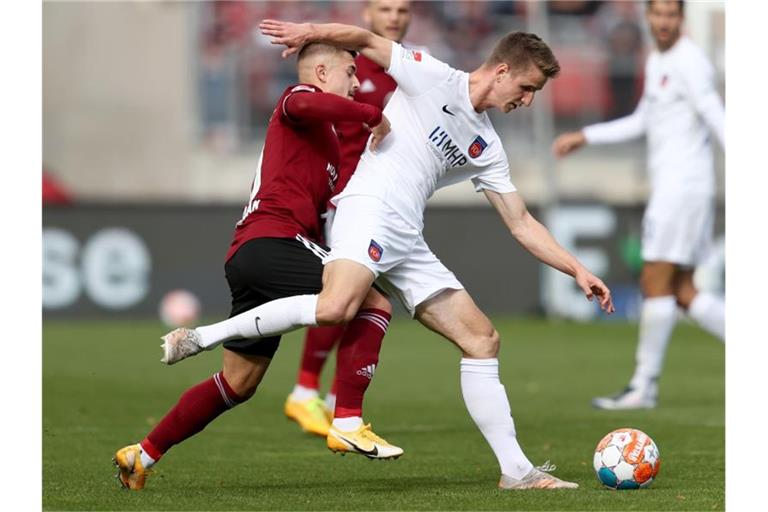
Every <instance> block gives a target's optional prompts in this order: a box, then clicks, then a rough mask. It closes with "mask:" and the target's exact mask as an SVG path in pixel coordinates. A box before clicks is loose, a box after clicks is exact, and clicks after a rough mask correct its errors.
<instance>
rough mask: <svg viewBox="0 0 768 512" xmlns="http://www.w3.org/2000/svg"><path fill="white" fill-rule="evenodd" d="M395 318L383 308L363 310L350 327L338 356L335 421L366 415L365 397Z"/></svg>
mask: <svg viewBox="0 0 768 512" xmlns="http://www.w3.org/2000/svg"><path fill="white" fill-rule="evenodd" d="M390 318H392V316H391V315H390V314H389V313H387V312H386V311H382V310H380V309H362V310H360V311H358V313H357V316H355V318H353V319H352V321H351V322H349V324H347V330H346V331H344V336H342V338H341V342H340V343H339V349H338V353H337V355H336V382H337V383H338V389H337V393H336V411H335V413H334V418H348V417H350V416H362V415H363V395H365V390H366V389H368V385H369V384H370V383H371V379H372V378H373V373H374V371H375V370H376V365H377V364H378V363H379V351H380V350H381V341H382V340H383V339H384V334H385V333H386V332H387V327H388V326H389V320H390Z"/></svg>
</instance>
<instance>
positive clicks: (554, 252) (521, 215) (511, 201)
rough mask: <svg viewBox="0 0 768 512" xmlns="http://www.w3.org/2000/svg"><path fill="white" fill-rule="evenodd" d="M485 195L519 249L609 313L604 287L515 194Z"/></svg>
mask: <svg viewBox="0 0 768 512" xmlns="http://www.w3.org/2000/svg"><path fill="white" fill-rule="evenodd" d="M485 195H486V197H487V198H488V201H489V202H490V203H491V204H492V205H493V207H494V208H496V211H497V212H498V213H499V215H500V216H501V218H502V220H503V221H504V224H506V226H507V227H508V228H509V231H510V233H511V234H512V236H513V237H515V239H516V240H517V241H518V242H519V243H520V245H522V246H523V247H525V249H526V250H527V251H528V252H530V253H531V254H532V255H533V256H535V257H536V258H537V259H538V260H539V261H541V262H542V263H545V264H547V265H549V266H550V267H552V268H555V269H557V270H559V271H560V272H563V273H565V274H568V275H569V276H571V277H573V278H574V279H575V280H576V284H577V285H578V286H579V287H580V288H581V289H582V291H583V292H584V294H585V296H586V297H587V299H589V300H592V297H593V296H597V297H598V299H599V301H600V307H601V308H602V309H603V311H605V312H606V313H613V311H614V307H613V302H612V299H611V291H610V290H609V289H608V287H607V286H605V284H604V283H603V282H602V281H601V280H600V279H598V278H597V277H596V276H594V275H592V273H591V272H589V270H587V268H586V267H585V266H584V265H582V264H581V263H580V262H579V260H577V259H576V258H575V257H574V256H573V255H572V254H571V253H569V252H568V251H566V250H565V249H564V248H563V247H562V246H561V245H560V244H559V243H557V240H555V238H554V237H553V236H552V234H551V233H550V232H549V230H548V229H547V228H546V227H544V226H543V225H542V224H541V223H540V222H539V221H537V220H536V219H535V218H534V217H533V215H531V214H530V212H528V209H527V208H526V207H525V203H524V202H523V200H522V198H520V196H519V194H517V193H516V192H511V193H505V194H499V193H497V192H491V191H488V190H486V191H485Z"/></svg>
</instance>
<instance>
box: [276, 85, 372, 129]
mask: <svg viewBox="0 0 768 512" xmlns="http://www.w3.org/2000/svg"><path fill="white" fill-rule="evenodd" d="M299 87H306V89H300V90H297V89H299ZM307 89H309V87H307V86H297V87H295V88H294V89H293V90H292V91H291V93H290V94H288V96H286V97H285V99H284V100H283V113H284V115H285V116H286V118H287V119H289V120H290V121H293V122H315V121H321V122H330V123H336V122H340V121H341V122H343V121H351V122H360V123H366V124H367V125H368V126H376V125H378V124H379V123H380V122H381V115H382V114H381V109H380V108H378V107H375V106H373V105H368V104H365V103H358V102H356V101H352V100H349V99H347V98H342V97H341V96H337V95H336V94H330V93H326V92H314V93H313V94H311V95H310V94H295V93H296V92H302V91H307ZM289 100H290V101H289Z"/></svg>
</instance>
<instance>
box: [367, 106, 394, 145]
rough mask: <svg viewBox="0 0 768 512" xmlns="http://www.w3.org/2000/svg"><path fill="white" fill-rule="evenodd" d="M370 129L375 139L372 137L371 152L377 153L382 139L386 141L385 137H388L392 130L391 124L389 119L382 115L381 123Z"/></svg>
mask: <svg viewBox="0 0 768 512" xmlns="http://www.w3.org/2000/svg"><path fill="white" fill-rule="evenodd" d="M369 129H370V130H371V134H372V135H373V137H371V151H376V148H377V147H379V144H381V141H382V139H384V137H386V136H387V134H388V133H389V132H390V131H391V130H392V128H391V126H390V124H389V119H387V117H386V116H385V115H383V114H382V116H381V122H380V123H379V124H377V125H376V126H374V127H373V128H370V127H369Z"/></svg>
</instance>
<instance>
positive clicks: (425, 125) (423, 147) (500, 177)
mask: <svg viewBox="0 0 768 512" xmlns="http://www.w3.org/2000/svg"><path fill="white" fill-rule="evenodd" d="M387 73H389V75H390V76H391V77H392V78H393V79H394V80H395V81H396V82H397V85H398V87H397V89H396V90H395V92H394V94H393V95H392V98H391V99H390V101H389V103H387V106H386V108H385V109H384V114H385V115H386V116H387V118H388V119H389V121H390V123H391V124H392V131H391V133H390V134H389V135H387V137H386V138H385V139H384V140H383V142H382V144H381V145H380V146H379V147H378V148H377V150H376V152H375V153H373V152H371V150H370V148H369V147H368V148H366V150H365V152H364V153H363V155H362V156H361V157H360V162H359V163H358V165H357V170H356V171H355V173H354V175H353V176H352V179H351V180H350V181H349V184H348V185H347V186H346V188H345V189H344V191H343V192H342V193H341V194H340V195H339V196H337V197H336V198H334V200H333V201H334V203H336V202H338V199H339V198H341V197H346V196H355V195H362V196H372V197H376V198H378V199H380V200H381V201H383V202H384V203H385V204H387V205H389V206H390V207H391V208H392V209H393V210H394V211H396V212H397V213H398V214H399V215H401V216H402V217H403V219H404V220H405V221H406V222H408V223H409V224H410V225H412V226H413V227H414V228H416V229H418V230H421V229H422V228H423V226H424V209H425V208H426V204H427V199H429V197H430V196H432V194H433V193H434V192H435V190H436V189H438V188H440V187H443V186H447V185H452V184H454V183H458V182H460V181H464V180H467V179H471V180H472V181H473V183H474V184H475V189H476V190H477V191H481V190H483V189H489V190H493V191H495V192H500V193H504V192H514V191H515V186H514V185H513V184H512V182H511V181H510V177H509V162H508V160H507V155H506V153H505V152H504V148H503V147H502V145H501V140H499V136H498V135H497V134H496V131H495V130H494V129H493V126H492V125H491V121H490V119H489V118H488V114H487V113H485V112H482V113H477V112H475V109H474V107H473V106H472V103H471V101H470V99H469V74H468V73H465V72H463V71H459V70H456V69H453V68H451V67H450V66H448V65H447V64H445V63H443V62H440V61H439V60H437V59H435V58H434V57H432V56H430V55H428V54H427V53H425V52H423V51H419V50H414V49H405V48H403V47H402V46H401V45H399V44H397V43H392V58H391V61H390V64H389V68H388V69H387Z"/></svg>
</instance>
